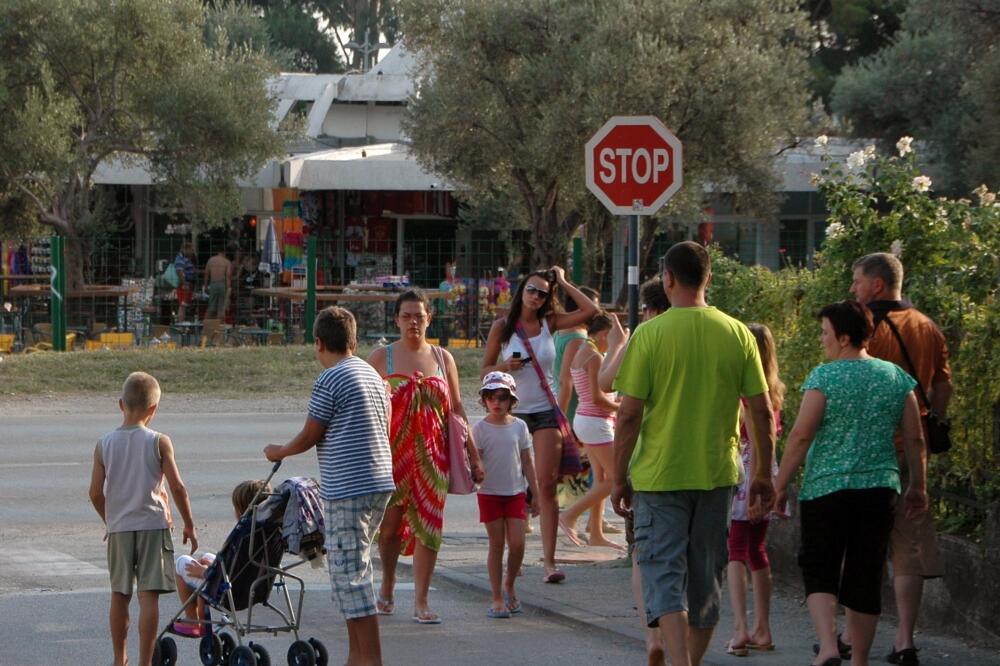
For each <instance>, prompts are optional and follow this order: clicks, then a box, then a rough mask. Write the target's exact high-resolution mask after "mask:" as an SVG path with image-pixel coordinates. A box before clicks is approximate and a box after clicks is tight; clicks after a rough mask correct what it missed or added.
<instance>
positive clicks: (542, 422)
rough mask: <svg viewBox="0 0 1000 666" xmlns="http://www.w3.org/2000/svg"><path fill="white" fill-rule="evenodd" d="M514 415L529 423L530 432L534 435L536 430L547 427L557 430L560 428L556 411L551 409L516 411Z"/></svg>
mask: <svg viewBox="0 0 1000 666" xmlns="http://www.w3.org/2000/svg"><path fill="white" fill-rule="evenodd" d="M514 416H516V417H517V418H519V419H521V420H522V421H524V422H525V423H526V424H527V425H528V432H530V433H531V434H532V435H534V434H535V431H536V430H545V429H547V428H552V429H555V430H558V429H559V422H558V421H556V413H555V411H553V410H551V409H550V410H547V411H544V412H533V413H531V414H516V413H515V414H514Z"/></svg>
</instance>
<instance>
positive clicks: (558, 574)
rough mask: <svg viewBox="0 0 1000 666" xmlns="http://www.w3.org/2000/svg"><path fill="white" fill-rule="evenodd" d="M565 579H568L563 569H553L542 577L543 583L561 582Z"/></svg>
mask: <svg viewBox="0 0 1000 666" xmlns="http://www.w3.org/2000/svg"><path fill="white" fill-rule="evenodd" d="M564 580H566V574H564V573H563V572H562V569H553V570H552V571H549V572H548V573H546V574H545V577H544V578H542V582H543V583H561V582H563V581H564Z"/></svg>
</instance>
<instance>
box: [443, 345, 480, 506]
mask: <svg viewBox="0 0 1000 666" xmlns="http://www.w3.org/2000/svg"><path fill="white" fill-rule="evenodd" d="M434 356H435V358H437V362H438V366H439V367H440V368H441V372H442V373H443V374H444V381H445V385H446V386H447V387H448V492H449V493H450V494H452V495H470V494H472V493H474V492H475V491H476V484H475V482H474V481H473V480H472V465H471V464H470V463H469V452H468V450H466V448H465V446H466V442H468V440H469V424H468V422H467V421H466V420H465V419H463V418H462V417H461V416H459V414H458V413H457V412H456V411H455V409H454V405H455V402H454V401H453V400H452V398H451V384H450V383H449V381H448V366H447V365H445V362H444V352H443V351H441V348H440V347H438V346H436V345H435V347H434Z"/></svg>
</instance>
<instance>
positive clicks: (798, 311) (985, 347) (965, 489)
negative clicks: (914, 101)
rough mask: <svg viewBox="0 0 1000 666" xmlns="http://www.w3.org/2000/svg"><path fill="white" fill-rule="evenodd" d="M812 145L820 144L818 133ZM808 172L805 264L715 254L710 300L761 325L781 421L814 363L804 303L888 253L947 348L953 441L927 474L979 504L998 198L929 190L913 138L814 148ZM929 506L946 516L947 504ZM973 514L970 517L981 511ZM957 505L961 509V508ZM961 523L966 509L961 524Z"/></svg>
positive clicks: (994, 339)
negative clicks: (835, 154)
mask: <svg viewBox="0 0 1000 666" xmlns="http://www.w3.org/2000/svg"><path fill="white" fill-rule="evenodd" d="M816 144H817V146H818V147H821V148H822V147H824V146H825V145H826V137H819V139H817V141H816ZM813 181H814V183H816V185H817V187H818V188H819V191H820V193H821V194H822V196H823V198H824V200H825V203H826V206H827V209H828V210H829V224H828V227H827V236H826V239H825V240H824V243H823V246H822V249H821V252H819V253H818V254H817V256H816V268H815V269H814V270H811V271H809V270H798V269H784V270H782V271H779V272H778V273H775V274H770V275H765V274H766V273H767V271H764V270H763V269H760V268H749V267H744V266H740V265H739V264H738V263H736V262H733V261H731V260H726V259H723V258H720V257H715V258H714V259H715V261H716V264H715V270H714V275H715V278H714V287H713V290H712V301H713V303H715V304H716V305H718V306H719V307H721V308H722V309H724V310H727V311H729V312H731V313H732V314H733V315H734V316H737V317H739V318H741V319H743V320H744V321H748V320H749V319H754V320H757V321H762V322H763V323H766V324H768V325H769V326H770V327H771V329H772V331H773V333H774V335H775V338H776V341H777V343H778V347H779V359H780V362H781V373H782V377H783V379H784V380H785V382H786V383H787V384H788V385H789V389H790V390H789V399H788V402H787V404H786V407H785V410H784V418H785V421H786V426H790V424H791V421H792V420H793V419H794V417H795V414H796V413H797V411H798V403H799V392H798V388H799V386H801V383H802V381H803V380H804V379H805V377H806V374H808V372H809V370H810V369H811V368H812V367H814V366H815V365H816V364H817V363H820V362H822V354H821V350H820V347H819V344H818V340H817V337H818V335H819V325H818V324H817V323H816V321H815V318H814V317H815V313H816V312H818V311H819V309H820V308H821V307H822V306H823V305H826V304H827V303H830V302H833V301H837V300H842V299H844V298H849V297H850V296H849V293H848V288H849V287H850V284H851V265H852V264H853V263H854V261H855V260H856V259H857V258H859V257H861V256H863V255H865V254H869V253H871V252H892V253H893V254H895V255H896V256H898V257H899V258H900V259H901V260H902V262H903V266H904V268H905V271H906V272H905V280H904V285H903V287H904V289H903V291H904V296H905V297H906V298H908V299H909V300H911V301H912V302H913V303H914V304H915V305H916V306H917V307H918V308H919V309H920V310H921V311H923V312H924V313H926V314H927V315H928V316H930V317H931V318H932V319H934V320H935V321H936V322H937V323H938V325H939V326H940V327H941V329H942V331H944V333H945V336H946V337H947V339H948V344H949V349H950V352H951V361H952V370H953V383H954V389H955V390H954V395H953V398H952V402H951V406H950V408H949V415H950V416H951V417H952V420H953V425H954V428H953V431H952V432H953V439H954V448H953V449H952V451H951V452H950V453H948V454H947V455H944V456H940V457H933V458H932V461H931V475H930V480H931V485H932V487H936V488H939V489H942V488H943V489H946V490H950V491H952V492H957V493H960V494H963V495H965V496H968V497H972V498H974V499H977V500H978V501H979V502H980V504H981V505H984V506H985V505H988V504H990V503H992V502H995V501H997V500H998V499H1000V479H998V478H997V476H996V474H995V471H994V470H995V465H996V462H997V460H1000V441H998V440H1000V303H998V294H997V287H998V283H1000V203H998V202H997V195H996V194H995V193H994V192H991V191H989V189H988V188H987V187H986V186H985V185H983V186H981V187H979V188H977V189H976V190H974V191H973V192H972V196H973V197H974V199H950V198H946V197H937V196H935V195H934V192H933V181H932V179H931V178H930V177H928V176H927V175H925V174H923V173H921V172H920V170H919V167H918V163H917V153H916V151H915V150H914V146H913V139H911V138H910V137H903V138H902V139H900V140H899V142H898V143H897V144H896V154H893V155H882V154H879V153H878V152H877V151H876V149H875V147H874V146H869V147H868V148H865V149H864V150H859V151H857V152H855V153H852V154H851V155H850V156H849V157H848V158H847V160H846V161H845V162H844V163H843V164H840V163H838V162H835V161H833V160H832V159H830V158H828V157H825V158H824V169H823V171H822V173H820V174H814V175H813ZM937 508H938V511H939V514H942V517H943V518H945V519H950V517H949V515H948V511H947V507H946V506H945V505H943V504H941V505H939V506H938V507H937ZM980 517H981V516H980ZM966 518H968V514H964V518H963V520H964V519H966ZM944 526H945V527H951V528H955V529H968V528H969V527H970V525H969V524H968V521H967V520H966V521H965V522H964V523H963V524H961V525H956V524H953V525H950V526H949V525H948V524H945V525H944Z"/></svg>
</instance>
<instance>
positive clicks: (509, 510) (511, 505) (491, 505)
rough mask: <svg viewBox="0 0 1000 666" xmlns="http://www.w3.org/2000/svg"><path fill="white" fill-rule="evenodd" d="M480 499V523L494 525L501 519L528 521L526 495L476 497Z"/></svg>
mask: <svg viewBox="0 0 1000 666" xmlns="http://www.w3.org/2000/svg"><path fill="white" fill-rule="evenodd" d="M476 497H477V498H478V499H479V522H481V523H492V522H493V521H494V520H500V519H501V518H513V519H516V520H527V519H528V502H527V500H526V499H525V495H524V493H518V494H516V495H484V494H483V493H479V494H478V495H476Z"/></svg>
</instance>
